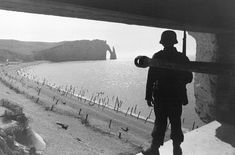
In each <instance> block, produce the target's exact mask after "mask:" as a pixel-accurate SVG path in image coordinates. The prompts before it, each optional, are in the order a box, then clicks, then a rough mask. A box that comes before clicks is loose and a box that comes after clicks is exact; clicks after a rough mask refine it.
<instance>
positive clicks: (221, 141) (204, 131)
mask: <svg viewBox="0 0 235 155" xmlns="http://www.w3.org/2000/svg"><path fill="white" fill-rule="evenodd" d="M181 146H182V149H183V155H235V126H232V125H228V124H221V123H219V122H217V121H213V122H211V123H209V124H207V125H205V126H203V127H200V128H198V129H195V130H193V131H191V132H188V133H186V134H185V140H184V143H182V145H181ZM172 150H173V147H172V141H171V140H170V141H167V142H165V143H164V145H163V146H162V147H161V148H160V154H161V155H170V154H173V153H172Z"/></svg>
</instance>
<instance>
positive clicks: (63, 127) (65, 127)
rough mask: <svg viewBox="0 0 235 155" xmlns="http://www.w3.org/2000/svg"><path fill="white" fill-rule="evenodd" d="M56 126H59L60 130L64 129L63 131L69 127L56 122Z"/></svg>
mask: <svg viewBox="0 0 235 155" xmlns="http://www.w3.org/2000/svg"><path fill="white" fill-rule="evenodd" d="M56 124H57V125H60V126H61V128H62V129H65V130H67V129H68V127H69V126H68V125H65V124H63V123H60V122H56Z"/></svg>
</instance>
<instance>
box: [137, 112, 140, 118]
mask: <svg viewBox="0 0 235 155" xmlns="http://www.w3.org/2000/svg"><path fill="white" fill-rule="evenodd" d="M140 113H141V111H139V113H138V116H137V119H139V117H140Z"/></svg>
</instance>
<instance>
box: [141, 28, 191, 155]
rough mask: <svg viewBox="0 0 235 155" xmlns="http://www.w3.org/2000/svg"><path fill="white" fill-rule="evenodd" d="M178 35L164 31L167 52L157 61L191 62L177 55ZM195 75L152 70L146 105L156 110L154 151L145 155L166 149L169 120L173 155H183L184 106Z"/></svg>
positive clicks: (166, 70) (148, 80)
mask: <svg viewBox="0 0 235 155" xmlns="http://www.w3.org/2000/svg"><path fill="white" fill-rule="evenodd" d="M177 43H178V41H177V38H176V33H175V32H174V31H171V30H167V31H164V32H163V33H162V35H161V40H160V44H162V45H163V46H164V49H163V50H161V51H159V52H157V53H155V54H154V55H153V59H163V60H167V61H170V62H175V63H177V62H188V61H189V59H188V57H187V56H185V55H184V54H182V53H180V52H178V51H177V49H176V48H175V47H174V44H177ZM192 78H193V75H192V73H191V72H187V71H177V70H170V69H162V68H156V67H150V68H149V71H148V77H147V85H146V98H145V99H146V101H147V104H148V106H150V107H152V106H153V107H154V113H155V116H156V119H155V123H154V128H153V131H152V144H151V147H150V148H148V149H147V150H146V151H144V152H143V154H144V155H158V154H159V150H158V149H159V147H160V146H161V145H163V142H164V136H165V131H166V126H167V119H169V120H170V123H171V139H172V140H173V154H174V155H181V154H182V149H181V147H180V144H181V143H182V142H183V140H184V135H183V132H182V129H181V114H182V105H186V104H188V99H187V90H186V84H187V83H190V82H192Z"/></svg>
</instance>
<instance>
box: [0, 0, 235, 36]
mask: <svg viewBox="0 0 235 155" xmlns="http://www.w3.org/2000/svg"><path fill="white" fill-rule="evenodd" d="M0 9H4V10H13V11H22V12H30V13H38V14H48V15H57V16H66V17H77V18H85V19H94V20H102V21H111V22H119V23H127V24H136V25H145V26H153V27H162V28H171V29H179V30H183V29H186V30H190V31H197V32H214V33H218V32H231V31H233V32H234V31H235V0H0Z"/></svg>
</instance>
